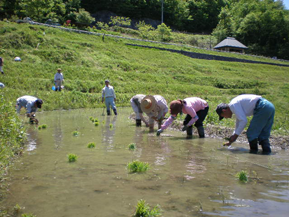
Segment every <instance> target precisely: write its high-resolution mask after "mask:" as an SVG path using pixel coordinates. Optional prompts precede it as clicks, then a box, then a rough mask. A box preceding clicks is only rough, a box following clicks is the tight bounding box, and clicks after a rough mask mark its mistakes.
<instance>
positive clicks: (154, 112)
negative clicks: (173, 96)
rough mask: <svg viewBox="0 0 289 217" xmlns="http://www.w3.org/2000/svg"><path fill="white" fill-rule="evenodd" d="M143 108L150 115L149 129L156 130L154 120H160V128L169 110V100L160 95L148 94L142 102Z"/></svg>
mask: <svg viewBox="0 0 289 217" xmlns="http://www.w3.org/2000/svg"><path fill="white" fill-rule="evenodd" d="M140 107H141V110H142V111H143V112H145V113H146V114H147V116H148V117H149V123H148V125H149V130H150V132H153V131H154V121H157V122H158V129H160V127H161V124H162V121H163V119H164V117H165V115H166V113H167V112H168V105H167V101H166V100H165V98H164V97H162V96H160V95H154V96H152V95H146V96H145V97H144V98H143V99H142V100H141V104H140Z"/></svg>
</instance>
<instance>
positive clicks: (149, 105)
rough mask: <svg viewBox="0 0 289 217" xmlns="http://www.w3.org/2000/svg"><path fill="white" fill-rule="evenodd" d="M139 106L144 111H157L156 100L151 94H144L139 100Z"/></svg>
mask: <svg viewBox="0 0 289 217" xmlns="http://www.w3.org/2000/svg"><path fill="white" fill-rule="evenodd" d="M140 107H141V110H142V111H143V112H145V113H157V101H156V99H155V98H154V96H152V95H146V96H145V97H144V98H143V99H142V100H141V103H140Z"/></svg>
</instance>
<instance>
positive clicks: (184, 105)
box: [157, 97, 209, 138]
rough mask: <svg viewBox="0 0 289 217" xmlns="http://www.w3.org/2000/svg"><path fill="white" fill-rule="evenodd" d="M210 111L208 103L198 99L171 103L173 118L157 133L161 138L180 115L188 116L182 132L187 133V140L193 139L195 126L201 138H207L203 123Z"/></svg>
mask: <svg viewBox="0 0 289 217" xmlns="http://www.w3.org/2000/svg"><path fill="white" fill-rule="evenodd" d="M208 111H209V105H208V103H207V102H206V101H205V100H203V99H201V98H198V97H189V98H186V99H184V100H180V99H179V100H174V101H172V102H171V103H170V114H171V116H170V117H169V118H168V119H167V120H166V122H165V123H164V124H163V125H162V126H161V128H160V129H159V130H158V131H157V135H158V136H159V135H160V134H161V133H162V132H163V131H164V130H165V129H167V128H168V127H169V126H170V125H171V124H172V122H173V121H174V120H175V119H176V118H177V115H178V114H179V113H184V114H187V115H186V117H185V120H184V122H183V124H184V127H183V128H182V131H187V138H192V137H193V124H194V125H195V127H196V128H197V129H198V134H199V137H200V138H204V137H205V132H204V127H203V121H204V120H205V118H206V116H207V114H208Z"/></svg>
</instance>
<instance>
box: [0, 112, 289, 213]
mask: <svg viewBox="0 0 289 217" xmlns="http://www.w3.org/2000/svg"><path fill="white" fill-rule="evenodd" d="M118 113H119V115H118V116H103V115H102V114H103V110H102V109H93V110H92V109H79V110H70V111H52V112H43V113H39V114H37V116H38V119H39V121H40V124H46V125H47V128H46V129H41V130H38V128H37V127H35V126H29V129H28V133H29V135H28V145H27V147H26V149H25V152H24V153H23V156H22V157H21V158H20V159H19V162H17V163H16V165H15V169H13V170H12V171H10V176H11V178H12V183H11V185H10V188H9V194H8V195H7V198H6V200H5V201H4V205H5V206H10V207H11V206H14V205H15V204H19V205H20V206H21V207H25V210H24V211H23V212H25V213H33V214H35V215H36V216H37V217H51V216H55V217H58V216H59V217H66V216H67V217H68V216H69V217H79V216H86V217H92V216H100V217H111V216H125V217H127V216H132V215H133V214H134V212H135V206H136V205H137V202H138V201H139V200H140V199H144V200H146V202H147V203H149V204H150V206H151V207H153V206H155V205H157V204H159V205H160V207H161V209H162V216H166V217H183V216H246V215H247V216H288V212H289V203H288V202H289V172H288V171H289V161H288V157H289V154H288V151H285V150H283V151H278V152H275V153H274V154H272V155H270V156H263V155H261V154H258V155H254V154H249V153H248V147H247V145H245V144H235V145H234V146H233V148H232V149H227V148H224V147H223V146H222V143H223V142H224V141H221V140H216V139H210V138H205V139H199V138H194V139H192V140H187V139H185V137H186V136H185V134H184V133H183V132H179V131H173V130H167V131H165V132H164V133H163V134H162V135H161V136H160V137H157V136H155V133H148V128H145V127H141V128H136V127H135V125H134V122H133V121H132V120H130V119H129V118H128V117H129V115H130V114H131V113H132V110H131V109H130V108H121V109H118ZM90 117H94V118H98V120H99V125H98V126H94V124H93V123H92V122H91V121H90V120H89V118H90ZM73 131H78V132H79V135H78V136H73ZM91 142H93V143H95V148H91V149H89V148H87V144H88V143H91ZM131 143H135V144H136V149H135V150H133V151H130V150H129V149H128V145H129V144H131ZM273 151H274V149H273ZM70 153H73V154H76V155H77V156H78V159H77V161H76V162H73V163H69V162H68V157H67V155H68V154H70ZM132 160H140V161H144V162H148V163H149V164H150V169H149V170H148V171H147V172H146V173H143V174H130V173H128V171H127V169H126V166H127V163H129V162H131V161H132ZM242 170H245V171H247V172H248V175H249V180H248V182H247V183H241V182H240V181H238V180H237V178H236V177H235V175H236V173H238V172H240V171H242ZM23 212H22V213H23Z"/></svg>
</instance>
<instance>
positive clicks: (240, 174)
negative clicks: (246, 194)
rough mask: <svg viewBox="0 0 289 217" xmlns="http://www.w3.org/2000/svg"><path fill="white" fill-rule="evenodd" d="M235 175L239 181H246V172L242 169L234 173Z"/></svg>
mask: <svg viewBox="0 0 289 217" xmlns="http://www.w3.org/2000/svg"><path fill="white" fill-rule="evenodd" d="M236 177H237V178H238V179H239V181H241V182H245V183H246V182H248V173H247V172H246V171H244V170H242V171H241V172H238V173H237V174H236Z"/></svg>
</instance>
